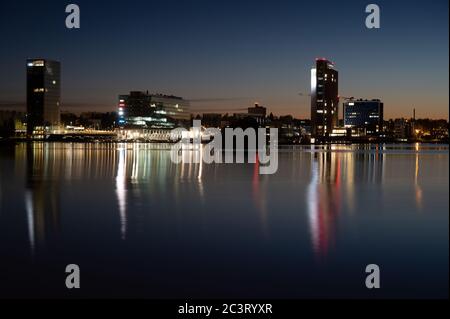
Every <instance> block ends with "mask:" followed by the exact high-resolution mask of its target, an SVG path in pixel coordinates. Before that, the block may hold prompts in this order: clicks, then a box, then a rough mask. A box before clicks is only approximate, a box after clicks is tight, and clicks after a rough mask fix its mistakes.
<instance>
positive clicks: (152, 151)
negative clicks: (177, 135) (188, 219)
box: [115, 143, 204, 239]
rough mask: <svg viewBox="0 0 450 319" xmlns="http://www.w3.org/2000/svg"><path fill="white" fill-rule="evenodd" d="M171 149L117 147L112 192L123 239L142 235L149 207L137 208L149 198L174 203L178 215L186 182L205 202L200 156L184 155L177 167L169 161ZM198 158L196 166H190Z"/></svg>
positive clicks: (167, 147) (128, 144) (126, 145)
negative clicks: (114, 194) (178, 206)
mask: <svg viewBox="0 0 450 319" xmlns="http://www.w3.org/2000/svg"><path fill="white" fill-rule="evenodd" d="M170 148H171V145H170V144H140V143H136V144H130V143H124V144H118V147H117V150H116V153H117V155H116V160H117V166H116V170H115V176H116V180H115V181H116V183H115V185H116V189H115V192H116V198H117V205H118V211H119V220H120V233H121V238H122V239H127V238H129V236H130V235H131V234H134V233H136V232H140V231H142V228H143V220H144V218H145V215H146V214H148V213H149V211H148V210H149V209H150V210H151V207H147V208H145V207H141V206H139V205H140V204H141V203H142V202H143V201H144V198H145V197H146V196H148V195H149V194H151V196H149V198H155V200H156V201H166V200H167V201H174V202H175V205H180V211H181V210H183V209H184V208H183V207H182V205H181V203H178V200H179V199H180V197H181V196H182V195H183V194H182V191H183V190H182V189H181V188H182V186H183V184H184V185H186V184H185V183H184V181H186V180H188V181H189V190H190V191H196V192H198V195H199V198H200V200H201V201H203V200H204V188H203V171H204V164H203V161H202V160H201V156H202V152H198V151H197V150H192V151H185V152H183V161H182V163H181V164H179V165H178V164H174V163H172V161H171V159H170ZM198 156H200V161H199V163H198V164H195V163H192V162H194V158H195V157H198ZM180 181H181V182H180ZM168 189H173V192H172V191H171V192H168V191H167V190H168Z"/></svg>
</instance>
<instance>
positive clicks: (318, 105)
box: [311, 58, 339, 137]
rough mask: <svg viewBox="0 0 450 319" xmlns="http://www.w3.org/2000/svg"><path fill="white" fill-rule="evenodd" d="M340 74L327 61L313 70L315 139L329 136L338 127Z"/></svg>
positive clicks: (313, 127) (321, 59) (320, 62)
mask: <svg viewBox="0 0 450 319" xmlns="http://www.w3.org/2000/svg"><path fill="white" fill-rule="evenodd" d="M338 106H339V96H338V72H337V71H336V70H335V69H334V64H333V63H332V62H330V61H328V60H327V59H324V58H318V59H316V67H315V68H313V69H312V70H311V126H312V135H313V136H314V137H321V136H329V134H331V133H332V131H333V128H335V127H337V126H338Z"/></svg>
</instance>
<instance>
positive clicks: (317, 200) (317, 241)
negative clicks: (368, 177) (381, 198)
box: [307, 152, 342, 257]
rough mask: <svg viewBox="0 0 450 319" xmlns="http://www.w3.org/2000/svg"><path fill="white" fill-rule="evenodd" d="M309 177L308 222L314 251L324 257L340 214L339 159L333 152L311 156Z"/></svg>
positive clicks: (340, 178) (340, 182)
mask: <svg viewBox="0 0 450 319" xmlns="http://www.w3.org/2000/svg"><path fill="white" fill-rule="evenodd" d="M311 159H312V167H311V169H312V172H311V174H312V176H311V182H310V184H309V186H308V191H307V202H308V218H309V226H310V232H311V237H312V245H313V250H314V252H315V254H316V256H319V257H321V256H325V255H326V254H327V252H328V250H329V245H330V244H332V242H333V241H334V232H335V224H336V218H337V216H338V215H339V211H340V198H341V189H340V188H341V184H342V176H341V159H340V158H339V157H337V153H335V152H325V153H312V158H311Z"/></svg>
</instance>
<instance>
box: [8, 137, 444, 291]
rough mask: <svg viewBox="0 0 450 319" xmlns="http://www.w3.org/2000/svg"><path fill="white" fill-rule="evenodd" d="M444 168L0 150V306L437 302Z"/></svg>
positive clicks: (282, 157)
mask: <svg viewBox="0 0 450 319" xmlns="http://www.w3.org/2000/svg"><path fill="white" fill-rule="evenodd" d="M448 167H449V157H448V146H442V145H437V146H436V145H420V146H419V145H404V146H394V145H385V146H377V145H372V146H328V147H315V148H314V147H312V148H311V147H295V148H292V147H285V148H283V149H282V151H281V152H280V154H279V170H278V172H277V173H276V174H274V175H259V174H258V165H257V164H232V165H230V164H210V165H208V164H201V163H200V164H173V163H172V162H171V160H170V153H169V151H168V145H164V144H77V143H73V144H70V143H67V144H63V143H28V144H26V143H22V144H17V145H1V146H0V296H1V297H143V298H196V297H198V298H223V297H228V298H233V297H234V298H236V297H242V298H266V297H267V298H316V297H357V298H367V297H376V298H384V297H396V298H406V297H415V298H419V297H420V298H431V297H448V222H449V220H448V209H449V197H448V194H449V171H448ZM72 263H74V264H78V265H79V266H80V268H81V286H82V288H81V289H80V290H78V291H68V290H67V289H66V288H65V284H64V283H65V277H66V274H65V272H64V270H65V266H66V265H67V264H72ZM372 263H375V264H377V265H379V266H380V268H381V272H382V277H381V285H382V288H381V289H380V290H377V291H369V290H368V289H366V287H365V283H364V282H365V276H366V274H365V272H364V270H365V267H366V265H368V264H372Z"/></svg>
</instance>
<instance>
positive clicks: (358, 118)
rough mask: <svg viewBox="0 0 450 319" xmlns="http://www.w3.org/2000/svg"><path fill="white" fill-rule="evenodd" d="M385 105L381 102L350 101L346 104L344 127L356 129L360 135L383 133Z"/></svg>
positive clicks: (375, 100)
mask: <svg viewBox="0 0 450 319" xmlns="http://www.w3.org/2000/svg"><path fill="white" fill-rule="evenodd" d="M383 109H384V105H383V103H382V102H381V101H380V100H377V99H374V100H361V99H359V100H349V101H347V102H345V103H344V126H345V127H346V128H351V129H356V130H358V131H359V134H360V135H379V134H380V133H382V132H383V123H384V121H383V112H384V110H383Z"/></svg>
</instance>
